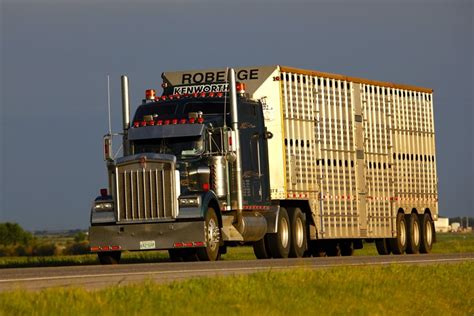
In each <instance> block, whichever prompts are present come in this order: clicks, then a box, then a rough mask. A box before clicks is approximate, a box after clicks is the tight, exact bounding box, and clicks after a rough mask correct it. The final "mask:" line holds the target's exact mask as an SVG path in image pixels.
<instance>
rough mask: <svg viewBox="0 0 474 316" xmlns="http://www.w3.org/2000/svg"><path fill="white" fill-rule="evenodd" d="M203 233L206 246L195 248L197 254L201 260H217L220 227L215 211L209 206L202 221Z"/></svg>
mask: <svg viewBox="0 0 474 316" xmlns="http://www.w3.org/2000/svg"><path fill="white" fill-rule="evenodd" d="M204 235H205V238H206V246H205V247H203V248H198V249H197V256H198V258H199V260H201V261H216V260H219V257H220V253H219V244H220V241H221V229H220V228H219V221H218V220H217V215H216V211H215V210H214V209H213V208H212V207H209V208H208V209H207V212H206V217H205V223H204Z"/></svg>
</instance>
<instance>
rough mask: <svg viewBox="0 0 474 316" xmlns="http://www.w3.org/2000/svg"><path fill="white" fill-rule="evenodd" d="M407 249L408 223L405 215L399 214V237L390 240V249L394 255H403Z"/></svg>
mask: <svg viewBox="0 0 474 316" xmlns="http://www.w3.org/2000/svg"><path fill="white" fill-rule="evenodd" d="M406 247H407V222H406V220H405V215H404V214H403V213H398V214H397V237H396V238H390V249H391V250H392V252H393V254H395V255H401V254H403V253H404V252H405V249H406Z"/></svg>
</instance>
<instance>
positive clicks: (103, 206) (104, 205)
mask: <svg viewBox="0 0 474 316" xmlns="http://www.w3.org/2000/svg"><path fill="white" fill-rule="evenodd" d="M113 209H114V204H113V203H112V202H99V203H96V204H95V205H94V211H98V212H100V211H112V210H113Z"/></svg>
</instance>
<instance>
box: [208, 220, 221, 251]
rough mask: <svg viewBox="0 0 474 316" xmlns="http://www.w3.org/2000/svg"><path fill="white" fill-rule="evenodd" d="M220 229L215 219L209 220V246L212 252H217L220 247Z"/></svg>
mask: <svg viewBox="0 0 474 316" xmlns="http://www.w3.org/2000/svg"><path fill="white" fill-rule="evenodd" d="M219 237H220V235H219V227H218V226H217V224H216V222H215V221H214V219H213V218H211V219H210V220H209V222H208V223H207V232H206V238H207V244H208V246H209V248H210V249H211V250H215V249H216V248H217V247H218V245H219Z"/></svg>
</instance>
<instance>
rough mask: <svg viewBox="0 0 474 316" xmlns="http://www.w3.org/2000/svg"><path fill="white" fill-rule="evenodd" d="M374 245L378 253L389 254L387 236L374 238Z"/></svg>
mask: <svg viewBox="0 0 474 316" xmlns="http://www.w3.org/2000/svg"><path fill="white" fill-rule="evenodd" d="M375 247H376V248H377V252H378V253H379V255H382V256H385V255H389V254H390V252H391V251H390V241H389V240H388V239H387V238H380V239H376V240H375Z"/></svg>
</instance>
